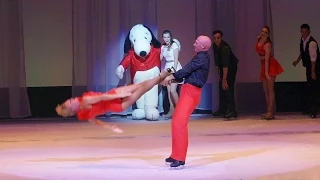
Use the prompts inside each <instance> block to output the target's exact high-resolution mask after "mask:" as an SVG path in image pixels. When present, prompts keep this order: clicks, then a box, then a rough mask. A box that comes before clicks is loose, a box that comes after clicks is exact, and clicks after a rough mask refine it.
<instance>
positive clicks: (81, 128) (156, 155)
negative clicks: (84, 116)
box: [0, 114, 320, 180]
mask: <svg viewBox="0 0 320 180" xmlns="http://www.w3.org/2000/svg"><path fill="white" fill-rule="evenodd" d="M112 121H113V122H111V123H116V124H118V125H119V126H120V127H121V128H122V129H123V130H124V131H125V132H124V133H123V134H115V133H112V132H111V131H109V130H106V129H102V128H100V127H98V126H94V125H91V124H89V123H87V122H78V121H69V122H61V120H57V122H55V121H49V122H40V121H36V122H32V121H29V122H26V123H15V124H12V123H0V135H1V136H0V179H1V180H31V179H34V180H36V179H37V180H39V179H53V180H84V179H86V180H100V179H101V180H139V179H143V180H171V179H172V180H249V179H250V180H251V179H252V180H319V179H320V118H319V119H310V118H307V117H304V116H302V115H294V114H285V115H278V116H277V120H274V121H265V120H260V119H259V117H257V116H240V118H239V120H237V121H230V122H225V121H222V120H221V119H217V118H215V119H213V118H211V117H200V116H198V117H193V120H191V121H190V123H189V132H190V133H189V136H190V139H189V151H188V157H187V162H186V167H185V168H184V169H182V170H170V169H169V167H168V166H166V165H165V164H164V159H165V158H166V157H168V156H169V155H170V152H171V136H170V121H165V120H162V121H158V122H146V121H131V120H130V119H126V120H124V119H121V120H119V121H118V122H115V121H117V119H112Z"/></svg>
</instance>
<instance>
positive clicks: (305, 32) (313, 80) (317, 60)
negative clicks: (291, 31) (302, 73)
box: [292, 24, 320, 118]
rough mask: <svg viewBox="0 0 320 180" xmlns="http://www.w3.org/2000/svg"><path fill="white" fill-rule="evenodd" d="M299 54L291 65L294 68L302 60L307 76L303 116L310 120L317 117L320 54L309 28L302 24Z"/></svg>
mask: <svg viewBox="0 0 320 180" xmlns="http://www.w3.org/2000/svg"><path fill="white" fill-rule="evenodd" d="M300 31H301V40H300V54H299V57H298V58H297V60H296V61H294V62H293V63H292V64H293V66H296V65H297V64H298V63H299V62H300V60H301V59H302V65H303V66H304V67H305V68H306V76H307V84H306V85H307V94H306V96H304V97H306V101H307V107H306V111H305V112H303V114H308V115H310V116H311V117H312V118H316V117H317V113H318V108H319V107H318V106H319V91H320V90H319V88H320V79H319V76H320V52H319V46H318V43H317V41H316V40H315V39H314V38H313V37H312V36H311V35H310V33H311V31H310V26H309V25H308V24H302V25H301V26H300Z"/></svg>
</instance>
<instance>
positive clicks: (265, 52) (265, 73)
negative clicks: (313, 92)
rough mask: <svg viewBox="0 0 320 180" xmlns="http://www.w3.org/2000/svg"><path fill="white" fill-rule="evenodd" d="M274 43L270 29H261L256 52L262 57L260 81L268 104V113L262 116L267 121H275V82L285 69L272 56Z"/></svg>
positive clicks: (265, 27)
mask: <svg viewBox="0 0 320 180" xmlns="http://www.w3.org/2000/svg"><path fill="white" fill-rule="evenodd" d="M271 50H272V42H271V39H270V28H269V27H268V26H264V27H263V28H262V29H261V33H260V36H259V37H258V42H257V45H256V51H257V53H258V54H259V56H260V61H261V72H260V80H261V81H262V84H263V90H264V93H265V97H266V102H267V108H268V109H267V112H266V113H265V114H263V115H262V116H261V118H263V119H266V120H271V119H274V115H275V93H274V82H275V80H276V77H277V75H279V74H281V73H282V72H283V68H282V67H281V65H280V64H279V62H278V61H277V60H276V59H275V58H274V57H273V56H272V54H271Z"/></svg>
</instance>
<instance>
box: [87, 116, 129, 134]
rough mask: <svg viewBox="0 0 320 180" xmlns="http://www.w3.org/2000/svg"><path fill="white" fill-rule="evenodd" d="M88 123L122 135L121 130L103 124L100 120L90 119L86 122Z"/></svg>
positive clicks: (114, 126)
mask: <svg viewBox="0 0 320 180" xmlns="http://www.w3.org/2000/svg"><path fill="white" fill-rule="evenodd" d="M88 121H89V122H90V123H92V124H96V125H98V126H101V127H103V128H107V129H110V130H112V131H113V132H116V133H122V132H123V131H122V129H120V128H118V127H117V126H116V125H113V126H112V125H109V124H108V123H105V122H103V121H101V120H100V119H97V118H92V119H89V120H88Z"/></svg>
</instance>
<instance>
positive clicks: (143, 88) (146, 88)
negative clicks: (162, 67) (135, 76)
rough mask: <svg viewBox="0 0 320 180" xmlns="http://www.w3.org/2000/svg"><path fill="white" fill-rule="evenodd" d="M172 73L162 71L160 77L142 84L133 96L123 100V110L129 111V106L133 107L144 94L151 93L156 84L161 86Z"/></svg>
mask: <svg viewBox="0 0 320 180" xmlns="http://www.w3.org/2000/svg"><path fill="white" fill-rule="evenodd" d="M170 74H171V72H169V71H168V70H167V71H162V72H161V73H160V75H159V76H158V77H155V78H153V79H150V80H147V81H144V82H142V83H140V85H139V87H138V88H137V89H136V90H135V91H133V92H132V94H131V96H129V97H127V98H124V99H123V100H122V108H123V109H127V108H128V107H129V106H131V105H132V104H133V103H135V102H136V101H137V100H138V99H139V98H140V97H141V96H142V95H143V94H144V93H146V92H147V91H149V90H150V89H151V88H153V86H155V85H156V84H159V83H160V82H161V81H163V80H164V79H165V78H166V77H167V76H169V75H170Z"/></svg>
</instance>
